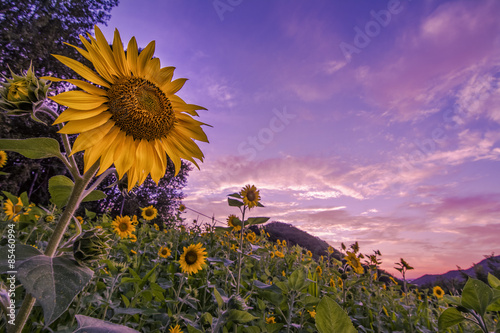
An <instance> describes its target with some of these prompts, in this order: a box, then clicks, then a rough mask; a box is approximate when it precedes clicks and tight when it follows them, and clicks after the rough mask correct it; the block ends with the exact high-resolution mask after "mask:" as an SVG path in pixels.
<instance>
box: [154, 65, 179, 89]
mask: <svg viewBox="0 0 500 333" xmlns="http://www.w3.org/2000/svg"><path fill="white" fill-rule="evenodd" d="M174 70H175V67H163V68H162V69H160V71H159V72H157V73H156V75H155V78H154V81H155V82H156V84H158V86H159V87H162V86H163V85H164V84H166V83H169V82H170V81H172V77H173V76H174Z"/></svg>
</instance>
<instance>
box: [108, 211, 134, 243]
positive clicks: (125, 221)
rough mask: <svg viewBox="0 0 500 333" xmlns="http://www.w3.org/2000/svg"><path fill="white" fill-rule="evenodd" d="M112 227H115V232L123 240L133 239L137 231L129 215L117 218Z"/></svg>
mask: <svg viewBox="0 0 500 333" xmlns="http://www.w3.org/2000/svg"><path fill="white" fill-rule="evenodd" d="M111 225H112V226H113V227H114V229H113V231H114V232H115V233H117V234H118V235H119V236H120V237H121V238H127V237H132V235H133V234H132V233H133V232H134V231H135V226H134V225H133V224H132V221H131V220H130V216H128V215H126V216H117V217H116V218H115V220H114V221H113V222H112V223H111Z"/></svg>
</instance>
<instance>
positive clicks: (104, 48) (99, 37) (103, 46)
mask: <svg viewBox="0 0 500 333" xmlns="http://www.w3.org/2000/svg"><path fill="white" fill-rule="evenodd" d="M94 31H95V38H96V41H97V46H98V47H99V51H101V54H102V55H103V58H104V60H105V61H106V63H107V65H108V67H109V68H111V69H112V74H113V75H116V74H117V72H118V66H117V65H116V62H115V58H114V57H113V52H112V51H111V48H110V47H109V44H108V41H107V40H106V38H105V37H104V35H103V34H102V32H101V30H100V29H99V28H98V27H97V25H96V26H94Z"/></svg>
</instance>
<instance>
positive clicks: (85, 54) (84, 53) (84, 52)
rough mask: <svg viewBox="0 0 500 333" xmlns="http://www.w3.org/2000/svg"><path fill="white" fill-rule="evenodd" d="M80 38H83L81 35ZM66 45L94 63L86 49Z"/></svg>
mask: <svg viewBox="0 0 500 333" xmlns="http://www.w3.org/2000/svg"><path fill="white" fill-rule="evenodd" d="M80 38H81V35H80ZM64 44H65V45H68V46H71V47H72V48H74V49H76V50H77V51H78V53H80V54H81V55H82V56H83V57H84V58H85V59H87V60H88V61H92V59H91V58H90V54H89V53H88V52H87V51H85V50H84V49H81V48H79V47H78V46H75V45H71V44H69V43H64Z"/></svg>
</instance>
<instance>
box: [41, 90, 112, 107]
mask: <svg viewBox="0 0 500 333" xmlns="http://www.w3.org/2000/svg"><path fill="white" fill-rule="evenodd" d="M50 99H51V100H53V101H54V102H56V103H59V104H62V105H65V106H67V107H70V108H72V109H77V110H92V109H95V108H96V107H98V106H101V105H102V104H103V103H106V102H108V101H109V98H107V97H104V96H96V95H91V94H89V93H86V92H84V91H65V92H63V93H60V94H59V95H57V96H53V97H50Z"/></svg>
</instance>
